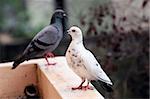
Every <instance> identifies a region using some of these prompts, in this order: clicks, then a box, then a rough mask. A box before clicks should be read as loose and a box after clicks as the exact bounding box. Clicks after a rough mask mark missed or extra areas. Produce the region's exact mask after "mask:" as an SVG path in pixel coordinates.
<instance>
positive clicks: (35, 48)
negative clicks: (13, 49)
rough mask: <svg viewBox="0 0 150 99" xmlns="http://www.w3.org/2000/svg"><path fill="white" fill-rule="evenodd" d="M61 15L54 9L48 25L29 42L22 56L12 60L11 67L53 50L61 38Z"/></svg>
mask: <svg viewBox="0 0 150 99" xmlns="http://www.w3.org/2000/svg"><path fill="white" fill-rule="evenodd" d="M63 15H64V12H62V11H59V10H58V11H55V13H54V14H53V17H52V20H51V21H52V22H51V24H50V25H48V26H46V27H45V28H43V29H42V30H41V31H40V32H38V33H37V35H36V36H35V37H34V38H33V39H32V41H31V42H30V43H29V45H28V46H27V48H26V49H25V51H24V52H23V54H22V56H21V57H20V58H19V59H17V60H16V61H14V64H13V67H12V69H15V68H16V67H17V66H18V65H19V64H20V63H21V62H23V61H25V60H29V59H31V58H35V57H42V56H43V55H44V54H46V53H47V52H52V51H54V50H55V49H56V48H57V46H58V45H59V43H60V41H61V40H62V38H63Z"/></svg>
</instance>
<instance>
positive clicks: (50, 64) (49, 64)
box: [45, 63, 57, 66]
mask: <svg viewBox="0 0 150 99" xmlns="http://www.w3.org/2000/svg"><path fill="white" fill-rule="evenodd" d="M56 64H57V63H47V64H45V66H54V65H56Z"/></svg>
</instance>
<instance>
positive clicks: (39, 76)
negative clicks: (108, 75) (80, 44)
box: [0, 56, 104, 99]
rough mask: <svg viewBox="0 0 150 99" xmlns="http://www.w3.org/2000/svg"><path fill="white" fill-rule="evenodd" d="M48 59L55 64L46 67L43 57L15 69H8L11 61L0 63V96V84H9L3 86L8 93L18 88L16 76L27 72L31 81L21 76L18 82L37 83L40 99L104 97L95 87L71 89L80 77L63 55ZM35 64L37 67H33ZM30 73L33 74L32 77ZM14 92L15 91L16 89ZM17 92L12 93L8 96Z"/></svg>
mask: <svg viewBox="0 0 150 99" xmlns="http://www.w3.org/2000/svg"><path fill="white" fill-rule="evenodd" d="M49 61H50V62H56V63H57V64H56V65H55V66H49V67H46V66H45V64H46V61H45V60H44V59H33V60H30V61H26V62H24V63H22V64H21V66H19V67H17V68H16V69H15V70H10V66H12V62H10V63H3V64H0V96H1V95H3V94H2V92H4V91H3V90H4V88H3V90H2V89H1V86H5V85H9V88H7V87H6V86H5V87H6V89H5V92H6V93H7V92H8V93H10V92H9V90H10V89H11V88H12V90H14V89H15V88H16V87H17V88H18V86H17V85H14V84H15V83H16V84H17V83H18V77H19V79H20V77H22V76H21V75H24V76H25V74H26V73H28V75H31V77H30V76H28V77H29V78H28V80H31V81H29V82H24V80H25V79H24V78H23V77H22V81H21V79H20V80H19V81H20V83H21V84H23V85H26V84H27V83H31V82H32V83H35V84H37V85H38V87H39V91H40V95H41V97H42V99H104V97H103V96H102V95H101V94H100V93H98V91H97V90H96V89H94V90H87V91H83V90H74V91H73V90H71V88H72V87H75V86H78V85H79V84H80V83H81V79H80V77H78V76H77V75H76V74H75V73H74V72H73V71H72V70H71V69H70V68H69V67H68V65H67V63H66V59H65V57H63V56H62V57H55V58H53V59H52V58H50V59H49ZM36 66H38V67H39V68H35V67H36ZM33 67H34V69H33ZM3 68H5V69H6V68H7V71H9V72H5V73H4V71H5V70H4V69H3ZM24 72H25V74H24ZM5 74H7V75H5ZM32 74H34V75H35V76H34V77H33V76H32ZM2 75H3V76H2ZM10 75H12V76H10ZM7 76H9V77H7ZM1 79H6V80H8V79H14V80H13V82H12V83H11V81H10V80H8V81H9V82H3V81H2V80H1ZM23 79H24V80H23ZM2 82H3V83H2ZM11 84H12V87H11ZM91 86H92V85H91ZM20 88H21V89H20V90H23V89H22V88H24V87H22V86H21V87H20ZM13 92H14V91H13ZM15 92H16V93H17V91H15ZM21 92H22V91H21ZM21 92H20V91H19V94H22V93H23V92H22V93H21ZM8 93H7V94H8ZM19 94H12V95H9V96H14V95H19ZM10 99H11V98H10Z"/></svg>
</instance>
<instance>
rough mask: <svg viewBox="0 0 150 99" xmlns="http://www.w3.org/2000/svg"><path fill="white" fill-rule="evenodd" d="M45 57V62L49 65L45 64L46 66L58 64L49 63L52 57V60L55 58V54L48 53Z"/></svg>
mask: <svg viewBox="0 0 150 99" xmlns="http://www.w3.org/2000/svg"><path fill="white" fill-rule="evenodd" d="M44 57H45V60H46V62H47V64H45V65H46V66H54V65H56V63H50V62H49V61H48V58H49V57H50V58H53V57H54V54H53V53H46V54H45V55H44Z"/></svg>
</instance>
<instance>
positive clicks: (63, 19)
mask: <svg viewBox="0 0 150 99" xmlns="http://www.w3.org/2000/svg"><path fill="white" fill-rule="evenodd" d="M57 19H59V20H61V22H62V25H63V32H64V33H65V31H66V29H67V21H68V18H67V15H66V12H65V11H64V10H62V9H57V10H55V12H54V14H53V15H52V19H51V23H50V24H53V23H55V22H56V20H57Z"/></svg>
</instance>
